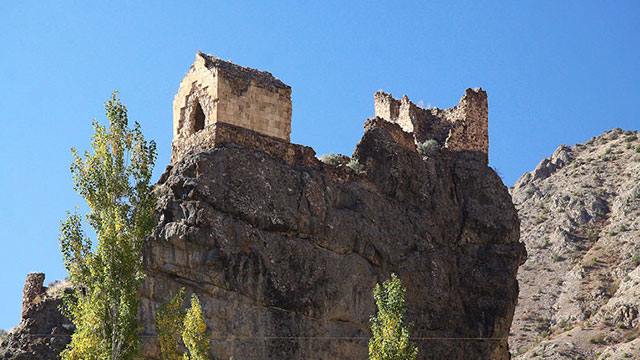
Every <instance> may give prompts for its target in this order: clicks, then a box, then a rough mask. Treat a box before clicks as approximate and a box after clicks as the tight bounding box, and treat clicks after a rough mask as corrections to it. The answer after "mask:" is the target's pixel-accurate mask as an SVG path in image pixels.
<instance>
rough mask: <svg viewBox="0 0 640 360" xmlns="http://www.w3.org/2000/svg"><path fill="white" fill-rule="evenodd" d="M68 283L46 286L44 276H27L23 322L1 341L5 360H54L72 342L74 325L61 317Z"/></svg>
mask: <svg viewBox="0 0 640 360" xmlns="http://www.w3.org/2000/svg"><path fill="white" fill-rule="evenodd" d="M68 289H69V284H68V283H67V282H57V283H54V284H52V285H50V286H49V287H45V286H44V274H42V273H31V274H29V275H27V280H26V281H25V285H24V290H23V301H22V320H21V321H20V324H18V326H16V327H15V328H13V329H12V330H11V331H10V332H9V333H8V334H6V335H5V336H4V337H3V338H2V339H1V340H0V359H1V360H34V359H39V360H49V359H51V360H54V359H58V358H59V357H58V354H59V353H60V352H61V351H62V350H63V349H64V348H65V346H66V345H67V344H68V343H69V341H70V340H71V338H70V336H71V334H72V332H73V325H72V324H71V323H70V322H69V320H68V319H67V318H66V317H65V316H64V315H62V314H61V312H60V306H61V305H62V297H63V295H64V293H65V292H66V291H68Z"/></svg>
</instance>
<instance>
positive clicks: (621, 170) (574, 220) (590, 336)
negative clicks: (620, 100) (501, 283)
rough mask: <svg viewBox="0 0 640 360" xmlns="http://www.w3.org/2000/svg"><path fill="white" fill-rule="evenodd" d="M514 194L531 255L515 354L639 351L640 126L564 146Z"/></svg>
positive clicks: (585, 355) (622, 355)
mask: <svg viewBox="0 0 640 360" xmlns="http://www.w3.org/2000/svg"><path fill="white" fill-rule="evenodd" d="M512 195H513V200H514V202H515V204H516V207H517V208H518V213H519V216H520V220H521V223H522V240H523V241H524V243H525V244H526V246H527V252H528V253H529V257H528V260H527V261H526V263H525V264H524V265H523V266H522V267H521V269H520V271H519V274H518V279H519V282H520V296H519V304H518V307H517V309H516V315H515V318H514V324H513V326H512V330H511V331H512V334H513V336H512V337H511V340H510V342H511V349H512V351H513V353H514V354H516V355H517V356H516V359H540V358H544V359H596V358H598V359H607V358H609V359H630V358H633V359H636V358H638V356H639V355H638V354H640V338H639V336H640V268H639V265H640V216H639V215H640V140H639V139H638V133H637V132H631V131H622V130H620V129H615V130H612V131H609V132H606V133H605V134H603V135H601V136H598V137H596V138H593V139H592V140H590V141H589V142H587V143H586V144H580V145H576V146H573V147H567V146H561V147H559V148H558V149H557V150H556V151H555V152H554V154H553V155H552V156H551V158H549V159H545V160H543V161H542V162H541V163H540V164H539V165H538V166H537V167H536V169H535V170H534V171H532V172H531V173H527V174H524V175H523V176H522V177H521V178H520V180H518V182H517V183H516V185H515V187H514V189H513V190H512Z"/></svg>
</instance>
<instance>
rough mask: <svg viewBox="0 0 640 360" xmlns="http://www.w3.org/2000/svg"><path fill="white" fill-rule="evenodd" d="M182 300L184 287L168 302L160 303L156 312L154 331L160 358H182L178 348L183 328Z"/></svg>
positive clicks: (178, 359) (174, 359)
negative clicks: (158, 345)
mask: <svg viewBox="0 0 640 360" xmlns="http://www.w3.org/2000/svg"><path fill="white" fill-rule="evenodd" d="M183 302H184V288H182V289H180V290H179V291H178V293H176V294H175V295H174V296H173V298H172V299H171V300H170V301H169V302H168V303H166V304H164V305H162V306H161V307H160V309H158V311H157V313H156V332H157V333H158V341H159V343H160V354H161V356H162V360H180V359H182V358H183V356H182V353H181V352H180V351H179V350H178V345H179V343H180V336H181V335H182V331H183V328H184V325H183V323H184V315H185V311H183V310H182V303H183Z"/></svg>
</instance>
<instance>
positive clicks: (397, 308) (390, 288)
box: [369, 274, 418, 360]
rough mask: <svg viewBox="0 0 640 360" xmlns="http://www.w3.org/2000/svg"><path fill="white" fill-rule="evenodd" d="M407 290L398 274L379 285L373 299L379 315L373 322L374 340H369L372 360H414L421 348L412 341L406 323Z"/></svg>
mask: <svg viewBox="0 0 640 360" xmlns="http://www.w3.org/2000/svg"><path fill="white" fill-rule="evenodd" d="M405 293H406V290H405V288H404V286H402V282H401V281H400V279H399V278H398V277H397V276H396V275H395V274H391V279H389V280H387V281H385V282H384V283H383V284H382V285H380V284H376V286H375V288H374V290H373V297H374V299H375V301H376V307H377V314H376V315H375V316H373V317H372V318H371V320H370V322H371V334H372V337H371V339H370V340H369V359H370V360H415V359H416V357H417V355H418V348H417V347H416V346H415V345H413V344H412V343H411V342H410V340H409V326H408V324H407V323H406V322H405V315H406V312H407V307H406V305H405V299H404V298H405Z"/></svg>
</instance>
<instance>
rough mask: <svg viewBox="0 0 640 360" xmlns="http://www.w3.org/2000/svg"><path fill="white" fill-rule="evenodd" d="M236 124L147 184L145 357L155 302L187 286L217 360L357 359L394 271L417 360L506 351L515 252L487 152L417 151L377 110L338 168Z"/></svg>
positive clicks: (495, 355) (505, 203) (515, 229)
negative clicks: (154, 203)
mask: <svg viewBox="0 0 640 360" xmlns="http://www.w3.org/2000/svg"><path fill="white" fill-rule="evenodd" d="M235 131H237V132H238V133H243V136H242V138H243V142H242V143H243V144H244V145H243V146H240V145H237V144H234V143H233V142H228V143H224V144H222V143H218V144H217V145H216V147H215V148H213V149H210V150H209V151H203V152H198V153H191V154H187V155H185V156H184V157H183V158H181V159H180V160H179V161H177V162H176V163H174V164H173V166H172V167H169V168H168V170H167V172H166V173H165V174H164V175H163V176H162V178H161V180H160V183H159V184H158V186H157V188H156V191H157V195H158V199H159V203H158V214H159V220H158V225H157V226H156V228H155V230H154V232H153V235H152V236H151V237H150V239H149V240H148V241H147V244H146V249H145V264H146V268H147V272H148V276H147V278H146V280H145V284H144V288H143V310H142V315H143V320H144V330H145V335H146V337H145V339H146V342H145V356H147V357H149V358H158V350H157V346H156V345H157V343H156V341H155V338H154V335H155V329H154V311H155V310H156V309H157V307H158V305H159V304H162V303H165V302H166V301H168V300H169V298H170V297H171V296H172V295H173V294H174V293H175V292H176V291H177V290H178V289H179V288H181V287H185V288H186V289H187V291H188V292H192V293H195V294H197V295H198V296H199V298H200V300H201V302H202V304H203V307H204V313H205V316H206V321H207V323H208V326H209V328H210V331H211V339H212V341H211V344H212V348H211V352H212V356H213V357H214V358H218V359H228V358H231V357H233V358H234V359H364V358H366V356H367V342H368V337H369V330H368V320H369V317H370V316H371V315H372V314H373V313H374V311H375V307H374V303H373V298H372V295H371V292H372V289H373V287H374V285H375V283H376V282H380V281H382V280H385V279H386V278H388V277H389V274H390V273H392V272H395V273H397V274H398V275H399V277H400V278H401V279H402V281H403V283H404V284H405V286H406V287H407V304H408V317H409V320H410V321H412V322H413V324H414V327H413V331H412V335H413V337H414V341H415V342H416V344H417V345H418V346H419V348H420V355H419V358H420V359H445V358H446V359H508V358H509V352H508V348H507V341H506V338H507V335H508V331H509V327H510V325H511V319H512V315H513V311H514V308H515V304H516V298H517V294H518V284H517V281H516V271H517V268H518V266H519V265H520V264H521V263H522V262H523V261H524V257H525V252H524V247H523V246H522V244H521V243H520V242H519V224H518V218H517V215H516V211H515V209H514V207H513V205H512V203H511V199H510V197H509V194H508V191H507V189H506V187H505V186H504V185H503V184H502V182H501V180H500V178H499V177H498V176H497V175H496V174H495V172H494V171H493V170H492V169H490V168H489V167H487V166H486V165H485V162H484V161H485V159H486V155H485V154H483V153H480V154H478V153H473V152H461V151H458V152H456V151H451V150H449V149H446V148H443V149H441V150H440V152H439V153H437V154H435V155H430V156H429V157H423V156H421V155H419V154H418V152H417V151H416V147H415V144H414V138H413V136H412V135H411V134H409V133H405V132H404V131H402V129H401V128H400V127H399V126H398V125H397V124H393V123H390V122H387V121H384V120H382V119H374V120H370V121H369V122H368V123H367V125H366V129H365V134H364V136H363V138H362V140H361V142H360V143H359V144H358V146H357V148H356V150H355V152H354V154H353V159H356V160H357V163H358V164H359V166H351V168H350V167H347V166H345V165H344V164H343V163H341V162H340V161H338V163H339V164H338V166H333V165H328V164H324V163H322V162H320V161H319V160H318V159H316V158H315V157H314V153H313V151H312V150H311V149H309V148H305V147H302V146H299V145H293V144H287V146H288V149H285V150H286V151H285V150H283V151H282V153H281V155H282V154H284V155H286V156H276V155H274V153H272V154H269V153H268V151H267V150H265V151H261V150H258V149H259V148H262V149H263V150H264V149H268V148H265V147H264V146H255V147H252V146H245V145H246V144H247V143H250V142H251V139H252V136H254V135H251V132H249V131H248V130H247V131H244V130H242V129H236V130H235ZM255 136H256V137H255V141H257V142H259V141H262V140H260V139H261V137H260V136H259V135H255ZM236 138H239V137H238V136H236ZM283 146H284V145H283ZM354 163H355V162H352V163H351V164H352V165H353V164H354ZM352 168H354V169H356V170H357V171H354V170H352Z"/></svg>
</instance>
